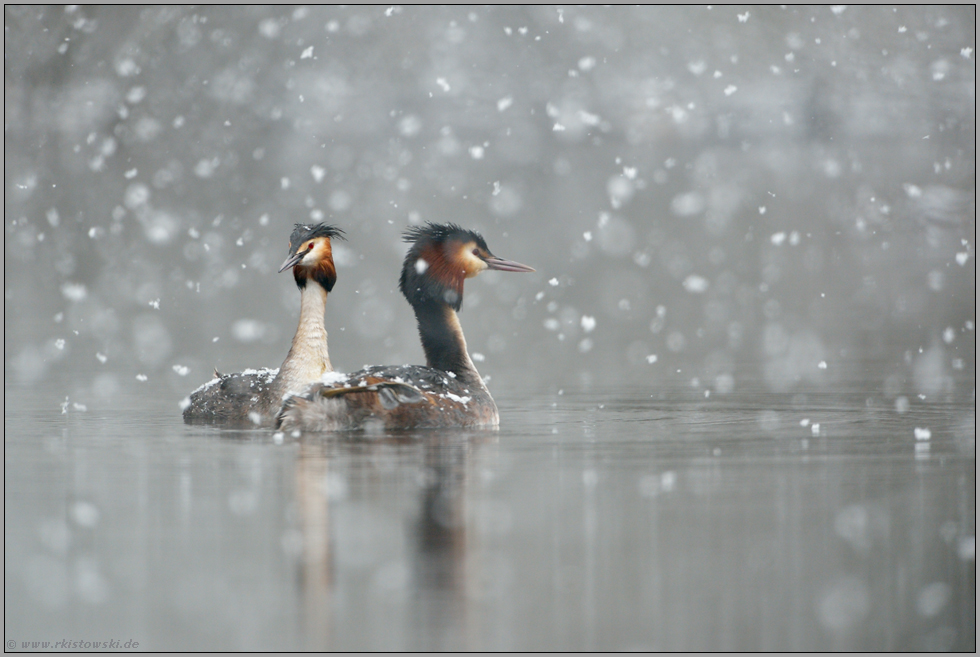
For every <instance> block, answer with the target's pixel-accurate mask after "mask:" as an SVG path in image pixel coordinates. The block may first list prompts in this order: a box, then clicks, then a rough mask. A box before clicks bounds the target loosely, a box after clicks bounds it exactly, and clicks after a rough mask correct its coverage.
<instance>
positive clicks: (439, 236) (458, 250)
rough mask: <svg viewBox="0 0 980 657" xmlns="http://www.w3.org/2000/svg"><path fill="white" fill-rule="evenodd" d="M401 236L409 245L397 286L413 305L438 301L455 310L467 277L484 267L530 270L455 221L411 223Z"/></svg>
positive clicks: (484, 268)
mask: <svg viewBox="0 0 980 657" xmlns="http://www.w3.org/2000/svg"><path fill="white" fill-rule="evenodd" d="M403 238H404V240H405V241H406V242H409V243H411V244H412V246H411V248H410V249H409V250H408V254H406V255H405V263H404V265H402V275H401V280H400V281H399V287H400V288H401V291H402V294H404V295H405V297H406V298H407V299H408V302H409V303H411V304H412V305H413V306H414V305H416V304H418V303H424V302H427V301H438V302H441V303H445V304H446V305H448V306H450V307H451V308H452V309H453V310H456V311H458V310H459V309H460V307H461V306H462V304H463V281H465V280H466V279H467V278H472V277H474V276H476V275H477V274H479V273H480V272H481V271H484V270H486V269H496V270H498V271H517V272H522V271H523V272H527V271H534V269H532V268H531V267H528V266H527V265H522V264H521V263H519V262H514V261H512V260H504V259H502V258H498V257H497V256H495V255H493V254H492V253H490V249H489V248H488V247H487V243H486V241H485V240H484V239H483V237H482V236H481V235H480V234H479V233H477V232H475V231H472V230H466V229H465V228H460V227H459V226H457V225H455V224H433V223H427V224H426V225H424V226H413V227H412V228H409V229H408V230H406V231H405V234H404V235H403Z"/></svg>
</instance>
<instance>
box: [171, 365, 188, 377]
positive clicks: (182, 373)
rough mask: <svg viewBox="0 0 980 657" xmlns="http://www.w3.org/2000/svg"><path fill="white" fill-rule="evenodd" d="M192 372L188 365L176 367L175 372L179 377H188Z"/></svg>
mask: <svg viewBox="0 0 980 657" xmlns="http://www.w3.org/2000/svg"><path fill="white" fill-rule="evenodd" d="M190 371H191V368H189V367H187V366H186V365H174V372H176V373H177V375H178V376H187V375H188V374H190Z"/></svg>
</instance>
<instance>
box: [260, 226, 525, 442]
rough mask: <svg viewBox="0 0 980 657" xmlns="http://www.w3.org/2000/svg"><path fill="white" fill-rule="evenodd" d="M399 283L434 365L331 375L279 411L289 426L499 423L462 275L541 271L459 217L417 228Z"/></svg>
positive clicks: (326, 427)
mask: <svg viewBox="0 0 980 657" xmlns="http://www.w3.org/2000/svg"><path fill="white" fill-rule="evenodd" d="M404 239H405V241H406V242H410V243H411V244H412V246H411V248H410V249H409V251H408V254H407V255H406V256H405V263H404V265H403V266H402V274H401V281H400V285H399V287H400V288H401V291H402V294H404V295H405V298H406V299H408V303H409V304H411V306H412V308H413V309H414V310H415V318H416V320H417V321H418V325H419V335H420V336H421V338H422V349H423V350H424V351H425V360H426V365H427V367H421V366H418V365H405V366H388V367H385V366H373V367H368V368H365V369H363V370H361V371H359V372H353V373H351V374H339V373H335V374H333V375H327V376H326V377H324V381H323V382H321V383H317V384H314V385H312V386H311V387H310V389H309V390H308V391H307V392H306V393H305V394H304V395H302V396H298V397H290V398H288V399H286V401H285V403H284V404H283V407H282V411H281V412H280V413H279V417H278V426H279V428H280V429H282V430H283V431H296V430H299V431H335V430H357V429H374V428H377V429H411V428H436V427H496V426H497V424H498V423H499V416H498V414H497V405H496V404H494V402H493V398H492V397H491V396H490V391H489V390H487V387H486V386H485V385H484V383H483V379H481V378H480V374H479V372H477V371H476V367H474V366H473V361H472V360H470V355H469V353H468V352H467V351H466V340H465V339H464V338H463V330H462V328H460V325H459V319H458V317H457V315H456V312H457V311H458V310H459V309H460V306H461V305H462V303H463V281H465V280H466V279H467V278H472V277H473V276H476V275H477V274H479V273H480V272H481V271H484V270H486V269H496V270H499V271H517V272H522V271H524V272H527V271H534V270H533V269H531V268H530V267H528V266H527V265H522V264H520V263H517V262H511V261H509V260H502V259H500V258H498V257H496V256H495V255H493V254H492V253H490V249H488V248H487V243H486V242H485V241H484V240H483V238H482V237H481V236H480V235H479V234H478V233H475V232H473V231H470V230H464V229H463V228H460V227H459V226H455V225H453V224H446V225H437V224H432V223H430V224H427V225H425V226H420V227H415V228H410V229H409V230H408V231H406V232H405V235H404Z"/></svg>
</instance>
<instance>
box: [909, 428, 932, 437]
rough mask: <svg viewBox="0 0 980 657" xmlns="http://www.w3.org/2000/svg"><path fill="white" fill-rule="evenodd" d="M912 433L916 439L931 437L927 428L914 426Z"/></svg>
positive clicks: (930, 432)
mask: <svg viewBox="0 0 980 657" xmlns="http://www.w3.org/2000/svg"><path fill="white" fill-rule="evenodd" d="M913 433H914V434H915V439H916V440H929V439H930V438H932V431H930V430H929V429H928V428H922V427H916V428H915V431H914V432H913Z"/></svg>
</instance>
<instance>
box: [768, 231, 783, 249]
mask: <svg viewBox="0 0 980 657" xmlns="http://www.w3.org/2000/svg"><path fill="white" fill-rule="evenodd" d="M769 241H770V242H772V243H773V244H775V245H776V246H779V245H780V244H782V243H783V242H785V241H786V233H783V232H779V233H773V234H772V236H771V237H770V238H769Z"/></svg>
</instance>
